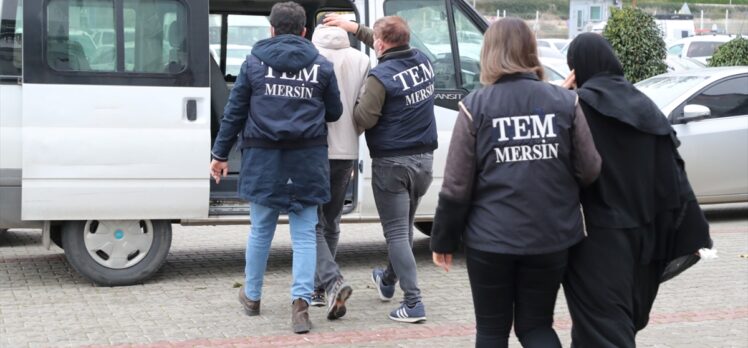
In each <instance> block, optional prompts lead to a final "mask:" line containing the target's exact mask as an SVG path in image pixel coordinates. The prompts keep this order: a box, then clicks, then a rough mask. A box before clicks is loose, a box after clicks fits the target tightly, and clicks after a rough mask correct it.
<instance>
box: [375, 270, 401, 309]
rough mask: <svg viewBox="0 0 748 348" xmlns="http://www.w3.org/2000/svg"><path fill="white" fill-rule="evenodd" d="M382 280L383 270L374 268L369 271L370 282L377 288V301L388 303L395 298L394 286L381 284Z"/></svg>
mask: <svg viewBox="0 0 748 348" xmlns="http://www.w3.org/2000/svg"><path fill="white" fill-rule="evenodd" d="M382 278H384V269H382V268H375V269H373V270H372V271H371V281H372V282H373V283H374V286H376V288H377V293H379V299H380V300H382V301H389V300H391V299H392V297H393V296H395V284H392V285H384V284H383V283H382Z"/></svg>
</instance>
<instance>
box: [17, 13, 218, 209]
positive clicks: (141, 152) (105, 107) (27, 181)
mask: <svg viewBox="0 0 748 348" xmlns="http://www.w3.org/2000/svg"><path fill="white" fill-rule="evenodd" d="M207 28H208V2H207V1H204V0H48V1H26V2H25V3H24V31H23V32H24V42H23V44H24V47H23V49H24V55H23V65H24V69H23V74H24V75H23V78H24V85H23V120H22V124H23V161H22V167H23V177H22V185H23V205H22V216H23V219H24V220H88V219H121V220H127V219H179V218H199V217H206V216H207V213H208V190H209V189H208V185H209V183H208V180H207V178H208V161H209V158H210V155H209V154H210V89H209V72H208V67H209V66H208V58H209V53H208V52H209V49H208V32H207Z"/></svg>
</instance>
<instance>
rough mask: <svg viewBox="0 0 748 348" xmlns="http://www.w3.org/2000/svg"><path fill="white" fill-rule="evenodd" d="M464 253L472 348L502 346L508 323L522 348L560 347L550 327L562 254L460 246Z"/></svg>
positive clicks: (564, 255) (562, 267)
mask: <svg viewBox="0 0 748 348" xmlns="http://www.w3.org/2000/svg"><path fill="white" fill-rule="evenodd" d="M465 254H466V259H467V269H468V276H469V278H470V288H471V289H472V291H473V306H474V307H475V321H476V329H477V335H476V342H475V346H476V347H507V344H508V340H509V331H510V330H511V329H512V321H514V332H515V334H516V335H517V338H519V341H520V343H522V346H523V347H526V348H527V347H561V342H560V341H559V340H558V336H557V335H556V332H555V331H554V330H553V327H552V326H553V309H554V307H555V305H556V297H557V295H558V289H559V287H560V285H561V280H562V279H563V276H564V271H565V269H566V261H567V251H566V250H563V251H560V252H555V253H550V254H541V255H508V254H495V253H489V252H485V251H480V250H476V249H470V248H466V250H465Z"/></svg>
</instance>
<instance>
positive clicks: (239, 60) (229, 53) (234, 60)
mask: <svg viewBox="0 0 748 348" xmlns="http://www.w3.org/2000/svg"><path fill="white" fill-rule="evenodd" d="M250 53H252V46H248V45H231V44H228V45H226V73H225V74H224V75H231V76H234V77H236V76H237V75H239V70H240V69H241V67H242V64H243V63H244V60H245V59H246V58H247V55H249V54H250ZM210 54H211V55H212V56H213V58H215V60H216V61H217V62H220V61H221V45H215V44H214V45H210Z"/></svg>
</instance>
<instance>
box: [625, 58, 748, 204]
mask: <svg viewBox="0 0 748 348" xmlns="http://www.w3.org/2000/svg"><path fill="white" fill-rule="evenodd" d="M636 87H637V88H639V90H641V91H642V92H643V93H644V94H646V95H647V96H649V97H650V98H651V99H652V100H653V101H654V102H655V104H657V106H659V107H660V109H661V110H662V112H663V113H664V114H665V115H666V116H667V117H668V119H669V120H670V122H671V123H672V124H673V128H674V129H675V131H676V132H677V133H678V138H679V139H680V141H681V143H682V144H681V146H680V148H679V151H680V154H681V156H682V157H683V159H684V160H685V163H686V171H687V172H688V176H689V179H690V180H691V185H692V186H693V189H694V192H695V193H696V196H697V198H698V199H699V202H701V203H727V202H745V201H748V67H729V68H705V69H701V70H689V71H684V72H674V73H667V74H663V75H658V76H655V77H652V78H649V79H647V80H644V81H641V82H639V83H637V84H636Z"/></svg>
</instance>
